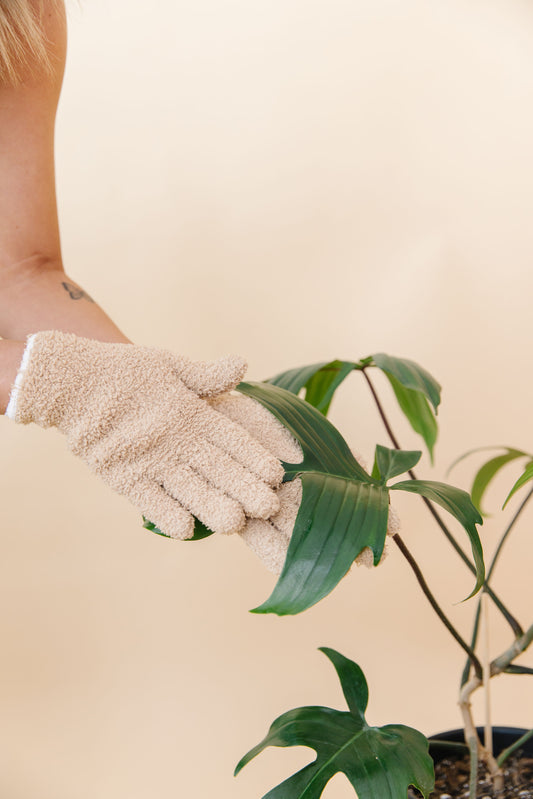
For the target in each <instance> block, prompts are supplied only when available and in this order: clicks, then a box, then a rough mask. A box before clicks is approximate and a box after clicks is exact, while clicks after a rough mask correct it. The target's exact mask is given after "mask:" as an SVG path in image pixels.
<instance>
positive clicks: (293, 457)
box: [209, 394, 303, 463]
mask: <svg viewBox="0 0 533 799" xmlns="http://www.w3.org/2000/svg"><path fill="white" fill-rule="evenodd" d="M209 404H210V405H211V407H212V408H214V409H215V410H217V411H219V413H223V414H224V416H227V417H228V419H231V420H232V421H233V422H235V423H236V424H239V425H241V427H244V429H245V430H247V431H248V432H249V433H250V435H251V436H252V437H253V438H255V439H256V440H257V441H260V442H261V444H262V445H263V446H264V447H265V449H267V450H268V451H269V452H270V453H271V454H272V455H275V456H276V458H279V459H280V460H282V461H285V462H286V463H300V461H301V460H302V459H303V452H302V448H301V446H300V444H299V443H298V442H297V441H296V439H295V438H294V437H293V435H292V434H291V433H290V432H289V430H287V428H286V427H284V425H282V423H281V422H280V421H279V419H276V417H275V416H274V415H273V414H272V413H270V411H268V410H267V409H266V408H265V407H264V406H263V405H261V403H260V402H257V400H254V399H252V397H247V396H245V395H244V394H222V395H221V396H219V397H214V398H213V399H212V400H210V402H209Z"/></svg>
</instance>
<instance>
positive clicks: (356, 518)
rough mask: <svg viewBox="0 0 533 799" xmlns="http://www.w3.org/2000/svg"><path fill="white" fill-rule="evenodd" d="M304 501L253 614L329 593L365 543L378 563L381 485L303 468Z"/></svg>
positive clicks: (295, 609)
mask: <svg viewBox="0 0 533 799" xmlns="http://www.w3.org/2000/svg"><path fill="white" fill-rule="evenodd" d="M301 480H302V501H301V504H300V508H299V510H298V515H297V517H296V522H295V525H294V530H293V533H292V536H291V540H290V543H289V549H288V551H287V556H286V560H285V564H284V566H283V570H282V572H281V574H280V577H279V580H278V582H277V583H276V586H275V587H274V590H273V592H272V594H271V595H270V597H269V598H268V599H267V600H266V602H264V603H263V604H262V605H260V606H259V607H258V608H255V609H254V610H253V611H252V612H253V613H277V614H278V616H285V615H288V614H294V613H301V612H302V611H304V610H307V608H310V607H311V606H312V605H314V604H316V603H317V602H318V601H319V600H321V599H323V598H324V597H325V596H327V595H328V594H329V593H330V592H331V591H332V590H333V589H334V588H335V586H336V585H337V584H338V583H339V582H340V581H341V580H342V578H343V577H344V575H345V574H346V573H347V572H348V571H349V569H350V566H351V565H352V563H353V562H354V560H355V559H356V557H357V556H358V555H359V553H360V552H361V551H362V550H363V549H364V548H365V547H370V548H371V549H372V552H373V553H374V565H375V566H376V565H377V564H378V563H379V561H380V559H381V556H382V554H383V547H384V544H385V537H386V535H387V520H388V515H389V492H388V489H387V488H386V487H385V486H380V485H372V484H370V483H362V482H359V481H356V480H348V479H347V478H346V477H336V476H334V475H326V474H320V473H317V472H306V473H304V474H302V475H301Z"/></svg>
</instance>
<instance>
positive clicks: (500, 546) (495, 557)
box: [461, 488, 533, 685]
mask: <svg viewBox="0 0 533 799" xmlns="http://www.w3.org/2000/svg"><path fill="white" fill-rule="evenodd" d="M531 497H533V488H532V489H531V491H530V492H529V493H528V494H527V496H526V498H525V499H524V500H523V501H522V503H521V504H520V506H519V508H518V510H517V511H516V513H515V514H514V516H513V518H512V519H511V521H510V522H509V524H508V525H507V528H506V530H505V532H504V533H503V535H502V537H501V539H500V543H499V544H498V546H497V548H496V551H495V553H494V555H493V557H492V561H491V563H490V566H489V570H488V572H487V577H486V579H485V582H486V583H488V582H489V580H490V578H491V577H492V575H493V573H494V569H495V568H496V563H497V562H498V558H499V557H500V555H501V552H502V549H503V545H504V543H505V541H506V540H507V537H508V536H509V533H510V532H511V530H512V529H513V527H514V526H515V524H516V522H517V521H518V518H519V516H520V514H521V513H522V511H523V510H524V508H525V507H526V505H527V503H528V502H529V500H530V499H531ZM485 590H486V589H485ZM480 615H481V602H478V606H477V609H476V615H475V618H474V626H473V628H472V638H471V643H470V646H471V647H472V649H475V648H476V643H477V637H478V633H479V620H480ZM513 632H514V633H515V636H516V637H517V638H520V636H522V635H523V634H524V631H523V630H522V629H520V630H517V631H515V630H513ZM470 665H471V664H470V660H467V662H466V663H465V667H464V670H463V676H462V678H461V685H464V684H465V683H466V682H467V680H468V678H469V676H470Z"/></svg>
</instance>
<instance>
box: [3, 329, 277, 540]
mask: <svg viewBox="0 0 533 799" xmlns="http://www.w3.org/2000/svg"><path fill="white" fill-rule="evenodd" d="M245 369H246V364H245V363H244V361H243V360H242V359H241V358H236V357H234V358H231V357H230V358H226V359H221V360H219V361H215V362H213V363H200V362H194V361H190V360H188V359H186V358H182V357H179V356H176V355H174V354H173V353H171V352H167V351H165V350H158V349H154V348H149V347H139V346H136V345H133V344H109V343H103V342H100V341H93V340H90V339H84V338H79V337H78V336H75V335H74V334H72V333H62V332H59V331H53V330H52V331H45V332H40V333H36V334H34V335H32V336H30V337H29V339H28V343H27V345H26V349H25V352H24V358H23V361H22V364H21V367H20V369H19V373H18V375H17V379H16V382H15V386H14V388H13V391H12V393H11V397H10V401H9V405H8V408H7V410H6V416H9V418H11V419H13V420H14V421H15V422H19V423H22V424H28V423H30V422H35V423H36V424H38V425H40V426H41V427H57V428H58V429H59V430H60V431H61V432H62V433H64V434H65V436H66V438H67V441H68V445H69V447H70V449H71V450H72V452H73V453H74V454H75V455H78V456H80V457H81V458H82V459H83V460H84V461H85V462H86V463H87V464H88V465H89V466H90V467H91V469H92V470H93V471H94V472H96V474H98V475H99V476H100V477H101V478H103V480H105V482H106V483H108V484H109V485H110V486H111V487H112V488H113V489H115V491H117V492H118V493H120V494H124V495H125V496H126V497H128V499H129V500H130V501H131V502H132V503H133V505H135V506H136V507H137V508H138V509H139V510H140V511H141V513H142V514H143V515H144V516H146V517H147V518H148V519H149V520H150V521H151V522H153V523H154V524H155V525H156V526H157V527H159V528H160V530H162V531H163V532H164V533H166V534H167V535H170V536H171V537H173V538H182V539H184V538H190V537H191V536H192V535H193V528H194V518H193V516H196V517H197V518H198V519H200V521H201V522H203V523H204V524H205V525H206V526H207V527H208V528H209V529H211V530H213V531H214V532H219V533H232V532H238V531H239V530H241V529H242V528H243V526H244V524H245V514H246V516H248V517H253V518H263V519H267V518H268V517H269V516H271V515H272V514H273V513H276V511H277V510H278V509H279V499H278V498H277V497H276V494H275V492H274V491H273V487H275V486H277V485H279V484H280V482H281V480H282V478H283V469H282V467H281V464H280V463H279V460H278V459H277V458H276V457H275V456H273V455H272V454H270V453H269V452H268V451H267V450H266V448H264V447H263V446H262V445H261V444H259V443H258V442H257V441H255V440H254V439H253V438H252V436H251V435H250V434H249V433H248V432H247V431H246V430H245V429H244V428H242V427H241V426H239V425H238V424H236V423H234V422H233V421H232V420H230V419H228V418H227V417H226V416H225V415H223V414H220V413H219V412H218V411H217V410H215V409H214V408H213V407H211V405H210V404H209V401H208V399H207V398H208V397H213V396H216V395H217V394H219V393H220V392H224V391H229V390H231V389H232V388H234V387H235V385H237V383H238V382H239V381H240V380H241V379H242V377H243V374H244V371H245Z"/></svg>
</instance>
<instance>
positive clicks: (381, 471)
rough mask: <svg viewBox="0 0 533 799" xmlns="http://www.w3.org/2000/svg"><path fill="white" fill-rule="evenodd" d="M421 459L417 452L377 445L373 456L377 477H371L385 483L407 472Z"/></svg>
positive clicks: (420, 454)
mask: <svg viewBox="0 0 533 799" xmlns="http://www.w3.org/2000/svg"><path fill="white" fill-rule="evenodd" d="M421 457H422V453H421V452H420V451H418V450H407V449H389V448H388V447H382V446H381V445H380V444H378V445H377V447H376V456H375V463H376V466H377V475H376V474H374V473H373V474H372V476H373V477H375V476H377V478H378V479H380V480H381V482H383V483H386V482H387V480H390V479H392V478H393V477H398V475H400V474H403V473H404V472H408V471H409V469H412V468H413V467H414V466H416V464H417V463H418V461H419V460H420V458H421Z"/></svg>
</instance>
